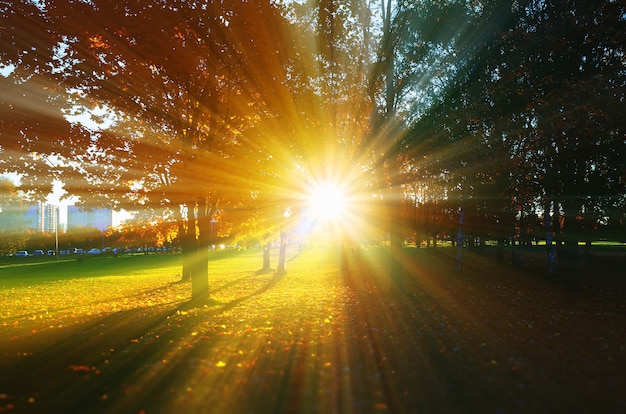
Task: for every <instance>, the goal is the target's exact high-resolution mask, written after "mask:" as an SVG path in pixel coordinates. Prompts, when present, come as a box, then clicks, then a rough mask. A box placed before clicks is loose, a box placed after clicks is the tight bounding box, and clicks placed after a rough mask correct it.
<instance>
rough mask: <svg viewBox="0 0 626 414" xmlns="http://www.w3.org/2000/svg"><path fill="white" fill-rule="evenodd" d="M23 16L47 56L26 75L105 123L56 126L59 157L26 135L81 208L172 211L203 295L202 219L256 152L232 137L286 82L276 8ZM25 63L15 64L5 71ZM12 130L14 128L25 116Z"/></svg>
mask: <svg viewBox="0 0 626 414" xmlns="http://www.w3.org/2000/svg"><path fill="white" fill-rule="evenodd" d="M25 3H29V2H25ZM22 6H23V7H25V8H26V7H27V5H26V4H22V3H19V4H17V5H14V6H13V9H12V10H11V11H14V10H16V9H17V8H18V7H22ZM29 18H31V19H37V20H39V26H42V27H44V28H45V29H43V30H42V33H39V34H38V35H39V36H40V37H41V41H42V42H41V43H44V42H45V47H44V48H43V51H44V52H47V53H43V52H42V53H41V57H42V60H43V61H44V64H45V62H48V63H50V62H52V63H54V64H52V65H50V66H49V70H47V71H46V67H45V65H44V64H41V65H40V66H38V69H37V71H38V72H37V73H36V75H38V76H39V77H44V76H47V77H50V78H51V79H52V80H51V83H52V84H53V85H54V86H55V88H54V89H55V90H56V91H61V92H64V93H65V92H69V93H70V96H69V97H66V99H65V100H63V102H61V103H60V104H59V106H60V107H61V108H62V109H64V110H65V111H66V113H68V114H70V113H71V114H80V113H82V114H83V115H84V116H85V115H86V116H91V117H92V118H93V117H94V114H95V113H97V111H98V110H100V111H104V113H105V116H104V117H102V118H101V119H100V120H105V119H109V120H111V121H109V122H103V123H101V124H100V128H98V129H96V130H89V129H87V128H86V127H85V126H81V125H78V124H75V125H71V127H70V124H69V123H67V122H63V123H62V126H64V127H65V126H66V127H68V128H67V130H64V129H63V128H62V127H61V126H55V127H54V128H52V130H53V131H55V132H56V133H57V134H58V135H59V136H61V137H63V140H64V143H65V145H64V147H63V148H64V149H65V150H64V151H62V152H61V151H59V152H54V151H45V149H46V147H45V145H46V144H50V143H51V142H52V140H51V139H46V137H45V136H41V135H37V134H36V131H35V135H33V136H32V137H30V138H28V142H29V143H30V142H31V141H35V140H36V141H37V142H41V143H42V144H41V145H42V147H43V150H42V151H40V152H41V154H42V155H45V157H43V158H42V163H43V164H45V165H47V166H48V168H49V167H50V165H51V164H53V160H54V159H55V158H57V159H58V162H57V163H55V166H56V170H55V171H58V174H57V175H60V174H62V176H63V179H64V182H65V189H66V190H67V191H68V192H69V193H70V194H73V195H79V196H80V197H81V200H82V202H83V203H94V204H103V203H108V204H112V205H114V206H118V207H120V206H128V205H131V206H133V207H138V206H141V205H168V206H170V207H171V208H172V210H174V211H180V212H181V215H180V217H179V223H180V226H179V230H180V235H181V237H182V238H183V240H184V242H183V244H184V247H183V251H184V254H185V256H186V260H185V265H184V268H183V277H189V278H191V279H192V297H193V298H194V299H198V298H200V299H201V298H204V297H206V294H207V291H208V285H207V279H208V278H207V272H208V270H207V261H208V256H207V245H208V243H209V234H210V231H209V227H210V220H211V217H212V215H213V214H214V213H215V212H216V211H217V208H218V205H225V204H227V203H236V202H239V201H240V200H242V199H246V197H245V196H246V193H247V192H248V191H249V189H248V188H247V187H245V186H244V185H241V184H242V176H243V175H244V174H243V173H242V172H243V171H245V167H246V165H250V162H255V161H256V160H257V159H258V157H260V156H262V155H259V154H260V153H262V151H263V150H264V148H262V145H254V144H255V143H250V142H248V141H247V140H246V137H245V135H244V133H243V132H244V131H245V130H246V129H247V128H249V127H250V126H251V125H253V124H254V123H255V122H257V120H258V118H259V117H265V116H270V115H271V113H270V109H271V106H270V105H269V104H268V102H269V101H270V100H271V99H276V97H275V95H276V92H277V89H280V87H277V85H279V84H280V82H281V81H282V80H284V79H285V77H286V75H285V73H284V69H285V67H284V65H283V64H282V62H281V58H282V55H281V54H283V53H284V52H285V51H284V50H281V47H277V45H281V44H286V43H287V42H286V40H287V39H289V36H287V35H286V34H284V33H283V31H284V30H285V23H284V21H283V20H282V19H281V16H280V14H279V13H278V9H277V8H276V7H275V6H274V5H272V4H271V3H269V2H257V3H254V4H249V3H241V2H238V1H231V2H228V1H227V2H220V3H214V2H202V3H186V2H177V1H172V2H168V3H163V2H153V1H142V0H138V1H126V2H122V3H120V2H118V3H115V4H111V3H110V2H99V1H95V2H89V3H84V2H76V3H75V2H71V3H67V2H48V3H46V8H45V9H43V8H42V9H37V8H32V7H30V15H29V16H28V17H23V18H22V20H21V21H19V22H18V23H17V26H16V27H17V28H18V29H19V28H24V27H26V24H27V23H28V19H29ZM26 49H27V47H24V48H23V51H22V53H23V54H24V55H25V56H28V55H27V53H28V51H27V50H26ZM35 54H36V55H37V53H35ZM286 55H287V56H289V54H288V53H287V54H286ZM25 63H26V62H25V61H23V60H20V58H16V59H14V65H15V66H16V68H15V69H14V71H13V73H14V77H17V74H18V73H19V72H20V71H21V70H22V68H21V66H22V65H24V64H25ZM61 92H59V93H61ZM278 92H280V91H278ZM277 95H278V96H279V97H284V94H281V93H278V94H277ZM61 113H62V112H61V111H59V114H61ZM34 116H35V117H39V116H41V114H40V113H38V112H37V113H35V114H34ZM59 118H60V119H62V120H63V117H62V116H59ZM16 131H17V132H16V134H15V135H16V136H17V135H20V134H21V135H25V134H26V133H27V132H28V131H27V130H26V127H25V122H24V123H22V124H20V125H18V126H17V127H16ZM20 151H21V152H20V154H22V151H26V152H25V153H26V154H28V153H30V152H29V151H31V149H30V148H26V147H25V146H22V147H21V148H20ZM14 164H15V163H14ZM207 166H210V169H207ZM251 173H252V171H247V174H248V175H250V174H251ZM178 206H183V208H177V207H178ZM182 213H185V215H184V216H183V215H182ZM190 257H191V258H192V260H187V259H189V258H190Z"/></svg>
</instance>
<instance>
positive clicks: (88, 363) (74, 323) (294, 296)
mask: <svg viewBox="0 0 626 414" xmlns="http://www.w3.org/2000/svg"><path fill="white" fill-rule="evenodd" d="M338 258H339V256H338V255H337V254H336V252H335V250H333V249H330V250H328V249H320V248H317V247H311V248H309V249H308V250H307V251H305V252H303V253H300V252H299V251H298V250H296V249H294V250H291V251H290V252H289V254H288V262H287V274H286V275H284V276H281V277H277V276H276V274H275V273H273V272H265V273H262V272H259V271H258V270H259V269H260V268H261V265H262V261H261V260H262V259H261V252H260V251H253V252H232V253H231V254H220V253H216V254H215V255H213V256H212V257H211V260H210V261H209V273H210V277H209V285H210V297H211V300H210V301H209V302H208V303H206V304H203V305H200V306H196V305H193V304H192V303H190V302H189V296H190V291H191V286H190V282H180V264H181V263H180V257H179V256H170V257H157V256H154V257H135V258H127V259H122V262H120V264H119V265H116V264H114V263H115V262H114V261H115V260H117V259H116V258H110V259H104V258H102V259H94V260H84V261H82V262H67V263H55V262H50V263H42V264H39V265H37V266H34V265H33V266H22V267H18V268H20V269H21V270H22V271H24V268H26V267H31V268H35V267H37V268H38V269H39V271H38V272H39V273H38V275H37V276H36V275H32V274H31V276H30V277H29V278H25V279H16V278H15V272H16V268H15V267H14V268H11V269H6V268H5V269H0V303H1V306H0V338H1V339H0V347H1V348H3V349H4V350H5V352H10V353H13V354H14V355H16V356H18V357H19V356H27V357H35V358H36V357H37V355H40V354H41V353H43V352H46V350H45V347H46V346H53V347H55V348H58V346H59V345H60V344H63V349H65V351H64V352H61V353H60V354H59V355H58V361H55V362H54V363H58V364H62V365H60V366H59V367H57V368H56V370H57V371H58V372H57V374H56V375H64V376H65V375H70V374H68V373H67V371H70V372H77V373H78V374H81V376H85V378H83V379H82V380H81V381H87V382H92V384H91V385H86V386H87V387H88V388H89V389H90V392H93V393H94V396H93V398H95V399H101V400H105V401H107V404H109V403H110V404H114V407H115V409H116V410H121V411H122V412H127V411H128V410H129V409H130V408H131V406H132V405H133V404H136V403H137V401H141V396H144V395H147V394H151V393H153V392H154V388H155V387H157V388H158V387H165V385H164V384H162V382H163V381H167V387H166V388H167V389H168V390H175V391H176V392H174V391H172V392H171V393H170V392H166V393H164V394H162V396H161V398H163V399H164V400H163V404H167V406H168V407H171V408H172V409H173V410H176V409H185V408H190V407H191V408H193V407H206V406H209V405H210V406H213V407H215V409H216V410H217V411H215V412H219V407H223V408H224V409H225V410H226V409H227V408H228V405H229V404H233V401H236V400H237V398H239V397H242V398H243V397H244V395H243V394H244V393H247V394H248V395H246V397H247V398H249V397H250V395H249V390H250V387H255V386H256V385H255V381H257V379H255V378H259V380H260V378H265V379H266V380H267V379H268V378H271V379H273V381H274V383H273V384H270V383H267V384H266V385H265V386H263V384H259V386H260V388H259V390H258V393H257V395H258V396H259V395H264V396H265V395H266V394H267V393H268V392H269V390H268V389H267V387H278V388H276V390H275V392H276V398H278V399H289V398H287V396H285V395H283V396H282V397H281V396H280V392H284V390H282V391H281V390H280V387H281V381H279V378H280V376H282V375H285V372H282V371H281V369H280V368H279V367H280V366H285V364H286V366H287V367H291V368H289V369H293V370H294V372H300V373H302V374H298V375H303V378H301V381H303V382H302V383H301V387H302V389H306V390H311V389H316V388H317V387H322V386H323V384H320V383H318V381H319V378H318V377H317V374H315V375H313V372H317V371H318V370H320V369H321V370H327V371H329V373H330V372H333V371H334V370H336V369H338V368H337V356H336V351H335V347H336V344H337V343H339V342H337V341H340V339H341V338H338V335H339V336H341V335H342V330H341V329H339V328H340V327H341V326H342V322H341V321H342V317H343V313H342V311H341V309H342V303H343V302H344V301H345V297H344V295H345V294H346V291H345V286H344V285H343V280H342V278H341V275H340V273H339V263H338ZM150 260H155V261H158V262H160V264H161V266H160V267H151V266H149V265H148V263H149V261H150ZM140 262H141V263H142V264H143V265H142V266H143V267H142V266H140V265H139V263H140ZM135 263H136V264H135ZM61 268H63V269H65V270H64V271H65V272H66V273H65V275H66V277H65V278H64V279H62V278H60V275H61V274H62V273H63V272H62V271H61V270H59V269H61ZM46 270H48V271H50V276H46ZM24 272H25V271H24ZM93 347H95V348H96V349H101V350H102V351H101V353H96V354H94V353H92V351H93ZM83 349H85V350H83ZM87 350H89V351H87ZM285 358H288V359H289V360H290V359H294V361H292V362H289V360H288V361H285ZM54 363H53V364H54ZM292 363H293V364H296V365H291V364H292ZM129 364H131V366H132V367H134V368H129ZM190 366H193V368H192V369H187V368H189V367H190ZM50 369H53V368H50ZM129 370H130V371H129ZM111 371H113V372H118V371H123V372H126V374H124V375H125V376H124V378H123V384H118V383H115V384H107V387H113V389H110V388H109V389H108V390H102V389H101V384H100V383H101V381H104V379H103V378H104V375H102V373H103V372H111ZM127 371H129V372H127ZM306 372H309V373H310V374H304V373H306ZM51 375H52V374H51ZM116 375H118V374H116ZM309 375H310V377H309ZM330 378H331V377H329V381H331V379H330ZM109 380H110V379H109ZM59 381H60V382H62V381H61V380H59ZM107 381H108V380H107ZM310 381H314V383H310ZM332 381H334V379H333V380H332ZM124 384H127V386H131V384H132V386H131V387H132V394H133V395H134V396H135V397H136V398H134V399H131V400H129V399H119V398H116V399H114V398H113V394H115V393H116V392H119V389H118V388H117V387H124V386H125V385H124ZM237 384H239V385H237ZM233 387H234V388H233ZM302 389H300V390H294V392H301V391H302ZM32 392H33V394H38V395H39V394H42V395H41V396H40V397H38V398H37V400H38V402H39V403H40V404H44V405H45V406H46V407H50V406H57V405H58V406H59V407H62V406H63V404H65V403H66V402H62V401H60V400H56V399H54V398H55V397H54V396H53V395H46V393H45V392H44V390H40V389H37V385H36V384H33V391H32ZM50 392H52V391H50ZM270 394H272V393H271V392H270ZM305 394H306V392H305ZM118 397H119V396H118ZM258 398H261V397H260V396H259V397H258ZM263 398H265V397H263ZM308 398H310V399H311V401H312V400H315V401H317V403H319V401H320V397H319V396H317V395H314V394H311V395H309V397H308ZM325 398H330V396H328V397H324V398H322V401H325ZM113 400H114V401H113ZM246 401H248V402H246V404H252V405H254V397H253V398H252V399H251V400H246ZM308 402H309V401H307V400H306V399H305V400H303V401H301V403H302V404H307V403H308ZM327 403H328V404H331V402H330V400H329V401H327ZM275 404H278V405H280V402H275ZM138 408H140V407H138Z"/></svg>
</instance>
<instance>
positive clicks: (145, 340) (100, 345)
mask: <svg viewBox="0 0 626 414" xmlns="http://www.w3.org/2000/svg"><path fill="white" fill-rule="evenodd" d="M406 253H407V256H406V257H405V259H406V262H405V265H406V274H405V281H404V285H403V288H402V289H401V290H397V289H393V288H392V286H391V284H390V281H389V278H388V263H389V261H388V259H389V257H388V251H387V249H365V250H363V251H362V252H361V255H360V256H354V257H353V256H350V260H349V263H350V265H349V266H348V270H349V272H347V273H346V274H345V275H343V274H341V272H340V271H339V269H340V263H339V252H338V251H337V250H336V249H333V248H319V247H310V248H308V249H306V250H305V251H303V252H301V253H299V252H298V251H297V250H293V251H290V252H289V254H288V263H287V274H286V275H284V276H281V277H277V276H276V275H275V274H274V272H266V273H262V272H259V269H260V268H261V265H262V258H261V252H260V251H243V252H236V251H228V252H216V253H213V254H212V255H211V260H210V262H209V274H210V277H209V285H210V296H211V298H210V301H208V302H207V303H204V304H202V305H193V304H191V303H190V302H189V299H190V296H191V286H190V283H189V282H181V281H180V279H181V277H180V270H181V269H180V266H181V257H180V256H178V255H163V256H158V255H154V256H128V257H117V258H116V257H98V258H85V259H84V260H81V261H58V262H57V261H55V260H49V261H40V262H37V261H36V260H31V261H21V262H20V261H17V260H10V261H5V262H3V263H2V264H1V265H0V373H1V375H0V412H15V413H58V412H65V413H115V414H118V413H147V414H151V413H172V412H185V413H282V412H285V413H320V412H324V413H326V412H341V413H414V412H424V413H454V412H485V413H489V412H494V413H495V412H507V413H508V412H512V413H517V412H520V413H522V412H550V413H561V412H562V413H570V412H589V413H592V412H603V413H613V412H615V413H618V412H623V411H624V410H625V409H626V396H625V395H626V394H625V393H624V392H623V391H626V378H625V375H626V374H624V371H623V367H624V366H625V364H626V333H625V332H624V326H626V325H625V324H626V309H625V308H626V304H625V302H624V300H623V298H624V290H623V286H622V287H619V288H617V289H616V288H614V287H612V286H608V287H599V286H598V285H594V284H589V285H585V286H589V289H587V290H584V291H578V292H568V291H564V290H563V288H562V286H560V285H559V284H557V283H555V282H554V281H549V280H544V279H543V278H542V277H541V276H537V275H532V274H528V273H525V272H524V271H523V270H520V269H512V268H511V267H510V265H507V264H498V263H496V262H495V261H494V260H493V256H490V255H489V256H480V255H476V254H473V253H471V252H470V251H468V252H467V254H466V255H465V258H464V270H463V272H455V271H454V270H453V269H454V255H455V250H454V249H448V248H440V249H437V250H434V249H432V250H427V249H420V250H417V249H411V250H410V251H407V252H406ZM272 261H273V262H272V263H273V264H275V263H276V257H274V256H273V257H272ZM590 274H591V273H590Z"/></svg>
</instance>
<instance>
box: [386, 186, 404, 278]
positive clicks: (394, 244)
mask: <svg viewBox="0 0 626 414" xmlns="http://www.w3.org/2000/svg"><path fill="white" fill-rule="evenodd" d="M392 194H393V193H392ZM387 208H388V210H389V216H388V217H390V223H389V224H390V226H389V242H390V246H389V250H390V256H391V264H390V273H391V283H392V285H393V286H394V287H402V283H403V280H402V277H403V273H404V263H403V249H402V241H403V237H402V222H401V217H402V214H401V213H402V211H401V210H402V204H401V202H400V200H397V199H395V197H393V196H392V197H391V199H390V200H388V202H387Z"/></svg>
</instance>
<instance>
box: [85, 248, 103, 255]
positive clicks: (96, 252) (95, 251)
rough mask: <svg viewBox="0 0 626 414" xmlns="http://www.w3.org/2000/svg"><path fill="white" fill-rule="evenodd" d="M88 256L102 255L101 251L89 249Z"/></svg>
mask: <svg viewBox="0 0 626 414" xmlns="http://www.w3.org/2000/svg"><path fill="white" fill-rule="evenodd" d="M87 254H100V249H89V250H88V251H87Z"/></svg>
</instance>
